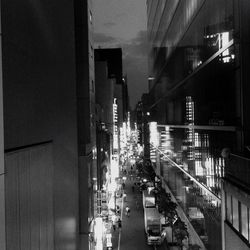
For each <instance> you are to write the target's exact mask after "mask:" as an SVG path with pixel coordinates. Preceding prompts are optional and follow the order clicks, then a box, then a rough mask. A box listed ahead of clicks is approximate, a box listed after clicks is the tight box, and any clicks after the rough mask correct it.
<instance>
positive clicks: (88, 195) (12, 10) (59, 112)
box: [0, 0, 96, 250]
mask: <svg viewBox="0 0 250 250" xmlns="http://www.w3.org/2000/svg"><path fill="white" fill-rule="evenodd" d="M91 23H92V13H91V2H90V1H78V0H76V1H73V2H59V1H55V2H53V3H52V2H49V1H45V2H44V1H35V2H27V1H11V2H10V1H2V2H1V31H2V32H1V38H2V49H1V51H2V55H1V60H2V65H1V69H2V72H3V77H2V79H3V80H2V83H3V87H1V91H2V89H3V98H2V97H1V102H2V101H3V115H2V112H1V119H3V123H2V122H1V126H2V124H4V128H2V127H1V145H3V144H2V143H3V142H4V151H3V148H1V156H2V157H1V161H2V162H1V176H0V177H1V182H0V184H1V202H0V204H1V205H0V206H1V207H0V217H1V223H0V224H1V226H0V227H1V229H0V235H1V236H0V248H1V249H3V250H5V249H8V250H11V249H13V250H14V249H15V250H17V249H27V250H28V249H44V250H45V249H46V250H47V249H62V250H63V249H67V250H71V249H72V250H76V249H91V242H90V237H89V236H90V232H91V230H92V229H91V221H92V220H93V214H94V213H93V212H94V211H93V195H94V187H95V183H94V181H93V180H94V179H93V178H94V177H95V173H96V170H95V168H96V167H95V166H96V159H95V132H96V131H95V117H94V116H93V114H95V105H94V102H95V99H94V89H93V86H94V61H93V60H94V51H93V49H91V48H93V47H92V39H91V25H92V24H91ZM86 34H87V35H86ZM91 52H92V54H91ZM1 107H2V106H1ZM2 135H4V141H3V136H2ZM3 153H4V155H3ZM3 161H4V162H3ZM4 221H5V223H4Z"/></svg>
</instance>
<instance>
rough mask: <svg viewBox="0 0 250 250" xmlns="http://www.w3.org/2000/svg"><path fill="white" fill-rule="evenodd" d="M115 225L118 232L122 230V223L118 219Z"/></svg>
mask: <svg viewBox="0 0 250 250" xmlns="http://www.w3.org/2000/svg"><path fill="white" fill-rule="evenodd" d="M117 224H118V228H119V230H121V229H122V221H121V219H120V218H119V219H118V221H117Z"/></svg>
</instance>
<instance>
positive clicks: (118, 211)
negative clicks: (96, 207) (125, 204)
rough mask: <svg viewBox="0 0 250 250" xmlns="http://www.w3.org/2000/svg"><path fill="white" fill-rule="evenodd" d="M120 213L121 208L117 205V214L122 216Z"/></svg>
mask: <svg viewBox="0 0 250 250" xmlns="http://www.w3.org/2000/svg"><path fill="white" fill-rule="evenodd" d="M120 211H121V210H120V206H118V205H116V213H117V214H120Z"/></svg>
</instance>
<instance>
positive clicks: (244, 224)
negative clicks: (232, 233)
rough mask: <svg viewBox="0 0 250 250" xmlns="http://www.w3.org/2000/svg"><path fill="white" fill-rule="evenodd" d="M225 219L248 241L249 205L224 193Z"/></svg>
mask: <svg viewBox="0 0 250 250" xmlns="http://www.w3.org/2000/svg"><path fill="white" fill-rule="evenodd" d="M225 197H226V202H225V204H226V220H227V222H229V223H230V224H231V225H232V226H233V227H234V229H236V230H237V231H238V232H239V233H240V234H241V235H242V236H244V238H246V239H247V240H248V242H250V218H249V215H250V214H249V207H247V206H246V205H245V204H243V203H242V202H240V201H239V200H237V199H236V198H235V197H233V196H232V195H230V194H228V193H226V194H225Z"/></svg>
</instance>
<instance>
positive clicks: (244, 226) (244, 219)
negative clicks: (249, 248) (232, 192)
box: [240, 204, 248, 239]
mask: <svg viewBox="0 0 250 250" xmlns="http://www.w3.org/2000/svg"><path fill="white" fill-rule="evenodd" d="M240 219H241V234H242V235H243V236H244V237H245V238H246V239H248V208H247V206H246V205H244V204H241V218H240Z"/></svg>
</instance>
